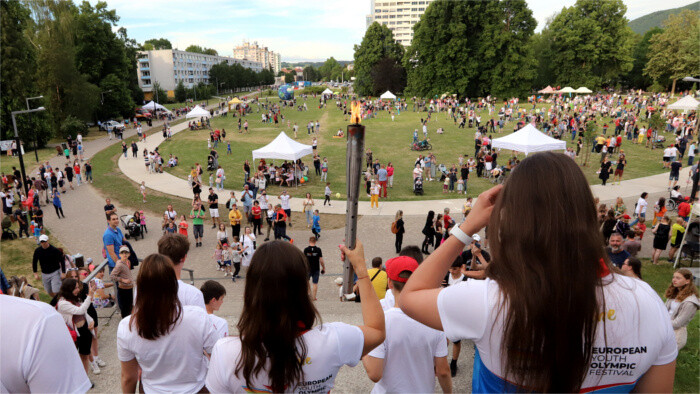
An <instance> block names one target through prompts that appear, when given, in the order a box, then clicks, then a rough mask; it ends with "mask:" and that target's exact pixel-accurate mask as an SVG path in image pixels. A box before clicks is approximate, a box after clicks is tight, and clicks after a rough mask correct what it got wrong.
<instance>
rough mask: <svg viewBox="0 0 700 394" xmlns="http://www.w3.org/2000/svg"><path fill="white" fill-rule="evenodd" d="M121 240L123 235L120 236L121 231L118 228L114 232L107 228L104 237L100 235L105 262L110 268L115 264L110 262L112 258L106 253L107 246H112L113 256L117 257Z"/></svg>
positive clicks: (112, 261)
mask: <svg viewBox="0 0 700 394" xmlns="http://www.w3.org/2000/svg"><path fill="white" fill-rule="evenodd" d="M123 239H124V234H122V230H121V229H120V228H119V227H117V228H116V229H115V230H112V228H111V227H107V229H106V230H105V233H104V235H102V244H103V245H104V248H105V254H106V255H107V260H108V261H109V263H108V264H109V266H110V267H112V268H114V265H115V264H116V262H115V261H114V260H112V256H111V255H110V254H109V253H108V252H107V246H108V245H114V254H116V255H117V256H118V255H119V248H120V247H121V246H122V240H123Z"/></svg>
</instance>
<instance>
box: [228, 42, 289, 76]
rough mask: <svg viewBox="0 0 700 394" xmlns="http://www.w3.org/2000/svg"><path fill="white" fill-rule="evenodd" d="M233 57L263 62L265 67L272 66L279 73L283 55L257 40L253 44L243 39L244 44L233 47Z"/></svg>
mask: <svg viewBox="0 0 700 394" xmlns="http://www.w3.org/2000/svg"><path fill="white" fill-rule="evenodd" d="M233 57H234V58H236V59H240V60H251V61H254V62H258V63H260V64H262V67H263V68H272V71H273V72H274V73H275V74H277V73H278V72H280V69H281V68H282V57H281V56H280V54H279V53H275V52H273V51H271V50H269V49H267V47H263V46H260V45H258V42H257V41H254V42H253V43H252V44H251V43H250V42H249V41H243V44H242V45H238V46H237V47H235V48H233Z"/></svg>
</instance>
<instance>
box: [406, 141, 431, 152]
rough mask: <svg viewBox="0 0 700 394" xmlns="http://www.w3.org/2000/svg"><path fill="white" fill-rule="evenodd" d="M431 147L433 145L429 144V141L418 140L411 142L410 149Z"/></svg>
mask: <svg viewBox="0 0 700 394" xmlns="http://www.w3.org/2000/svg"><path fill="white" fill-rule="evenodd" d="M431 149H433V146H432V145H430V142H428V140H423V141H418V142H414V143H412V144H411V150H417V151H422V150H431Z"/></svg>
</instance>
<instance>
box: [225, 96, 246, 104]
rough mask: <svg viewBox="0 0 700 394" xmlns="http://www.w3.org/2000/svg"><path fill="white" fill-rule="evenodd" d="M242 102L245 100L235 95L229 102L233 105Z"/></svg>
mask: <svg viewBox="0 0 700 394" xmlns="http://www.w3.org/2000/svg"><path fill="white" fill-rule="evenodd" d="M242 102H243V101H241V100H239V99H238V97H234V98H233V99H231V101H229V102H228V103H229V104H231V105H234V104H240V103H242Z"/></svg>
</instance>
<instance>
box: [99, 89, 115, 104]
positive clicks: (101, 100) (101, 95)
mask: <svg viewBox="0 0 700 394" xmlns="http://www.w3.org/2000/svg"><path fill="white" fill-rule="evenodd" d="M105 93H112V91H111V90H105V91H104V92H100V97H101V98H100V105H105Z"/></svg>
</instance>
